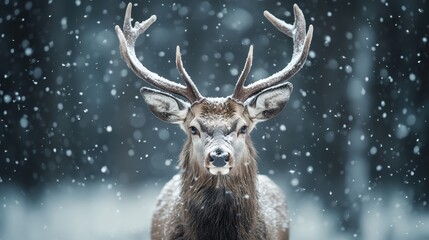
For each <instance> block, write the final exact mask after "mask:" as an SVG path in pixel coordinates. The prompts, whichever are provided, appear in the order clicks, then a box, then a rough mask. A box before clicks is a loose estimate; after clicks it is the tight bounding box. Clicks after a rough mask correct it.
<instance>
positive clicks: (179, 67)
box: [176, 46, 203, 100]
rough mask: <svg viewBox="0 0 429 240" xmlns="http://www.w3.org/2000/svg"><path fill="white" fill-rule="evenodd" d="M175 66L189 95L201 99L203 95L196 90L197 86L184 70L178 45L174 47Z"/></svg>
mask: <svg viewBox="0 0 429 240" xmlns="http://www.w3.org/2000/svg"><path fill="white" fill-rule="evenodd" d="M176 66H177V70H178V71H179V74H180V77H182V79H183V81H184V82H185V83H186V86H187V89H188V90H189V95H192V96H195V97H196V99H195V100H199V99H202V98H203V96H202V95H201V94H200V92H199V91H198V88H197V87H196V86H195V83H194V82H193V81H192V79H191V77H190V76H189V75H188V73H187V72H186V70H185V68H184V67H183V62H182V55H181V54H180V47H179V46H177V47H176Z"/></svg>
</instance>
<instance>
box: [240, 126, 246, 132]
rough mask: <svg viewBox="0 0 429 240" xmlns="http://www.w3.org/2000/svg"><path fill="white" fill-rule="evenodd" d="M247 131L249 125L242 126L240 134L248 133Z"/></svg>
mask: <svg viewBox="0 0 429 240" xmlns="http://www.w3.org/2000/svg"><path fill="white" fill-rule="evenodd" d="M246 132H247V126H242V127H241V128H240V134H246Z"/></svg>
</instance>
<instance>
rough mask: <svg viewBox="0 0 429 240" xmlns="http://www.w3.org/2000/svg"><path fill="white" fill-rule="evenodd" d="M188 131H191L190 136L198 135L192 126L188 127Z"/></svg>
mask: <svg viewBox="0 0 429 240" xmlns="http://www.w3.org/2000/svg"><path fill="white" fill-rule="evenodd" d="M189 130H191V134H192V135H197V134H198V133H199V132H198V129H197V128H196V127H194V126H192V127H190V128H189Z"/></svg>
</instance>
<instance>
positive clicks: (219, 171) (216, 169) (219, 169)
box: [209, 167, 230, 175]
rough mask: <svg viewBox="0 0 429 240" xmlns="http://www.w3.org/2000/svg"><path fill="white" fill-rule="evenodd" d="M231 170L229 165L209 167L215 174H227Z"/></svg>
mask: <svg viewBox="0 0 429 240" xmlns="http://www.w3.org/2000/svg"><path fill="white" fill-rule="evenodd" d="M229 171H230V168H229V167H211V168H209V172H210V173H211V174H213V175H219V174H220V175H226V174H228V173H229Z"/></svg>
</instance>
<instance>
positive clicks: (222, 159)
mask: <svg viewBox="0 0 429 240" xmlns="http://www.w3.org/2000/svg"><path fill="white" fill-rule="evenodd" d="M209 161H210V162H211V163H212V164H213V165H214V166H215V167H223V166H225V164H226V163H227V162H228V161H229V153H227V152H225V151H223V150H222V149H220V148H218V149H216V150H215V151H213V152H211V153H210V159H209Z"/></svg>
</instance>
